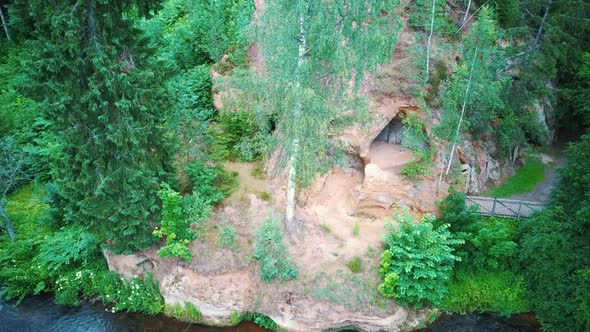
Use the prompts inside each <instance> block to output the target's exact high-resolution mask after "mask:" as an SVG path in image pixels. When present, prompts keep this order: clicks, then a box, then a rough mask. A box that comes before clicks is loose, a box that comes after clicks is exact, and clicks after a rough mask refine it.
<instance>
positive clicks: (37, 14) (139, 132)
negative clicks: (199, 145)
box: [12, 0, 170, 251]
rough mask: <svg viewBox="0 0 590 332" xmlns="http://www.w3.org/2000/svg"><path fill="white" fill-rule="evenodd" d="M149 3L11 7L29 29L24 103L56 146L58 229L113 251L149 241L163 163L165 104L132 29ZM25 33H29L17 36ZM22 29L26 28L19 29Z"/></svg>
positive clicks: (27, 2) (90, 0)
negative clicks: (30, 101)
mask: <svg viewBox="0 0 590 332" xmlns="http://www.w3.org/2000/svg"><path fill="white" fill-rule="evenodd" d="M157 4H158V2H155V1H154V2H152V1H149V2H147V1H136V0H128V1H110V2H107V1H99V0H85V1H69V0H53V1H50V2H46V1H34V0H17V1H14V4H13V5H12V6H13V8H12V9H13V11H12V12H13V13H14V15H28V16H26V17H16V21H17V22H27V21H30V20H32V21H34V22H35V24H34V28H33V30H32V31H30V35H31V37H32V38H33V39H32V40H30V41H29V42H28V46H29V47H30V49H31V50H32V51H31V57H32V60H31V61H30V63H28V68H29V69H30V70H31V73H30V75H31V85H30V87H31V89H29V90H28V94H29V95H30V96H31V97H33V98H34V99H36V100H37V101H39V102H40V105H41V107H42V108H43V109H44V114H43V117H44V118H45V120H46V121H47V122H49V123H50V130H52V131H53V132H54V133H55V134H56V136H57V140H58V143H59V150H60V153H59V154H58V156H59V158H54V160H53V161H52V176H53V180H54V181H55V183H56V184H57V185H58V187H59V195H60V196H61V198H62V199H61V200H59V201H60V202H62V206H59V208H60V209H61V211H62V212H63V221H64V222H65V223H70V224H77V225H83V226H84V227H86V228H87V229H89V230H90V231H91V232H92V233H94V234H96V235H97V236H98V238H99V239H101V240H102V241H103V243H107V244H109V247H110V248H111V249H112V250H114V251H129V250H134V249H141V248H146V247H147V246H149V245H151V244H152V243H153V242H154V237H152V236H151V230H152V228H153V227H152V226H153V225H154V224H155V223H156V221H157V215H158V204H157V201H156V199H157V196H156V192H157V190H158V186H159V183H160V181H161V180H162V178H163V177H164V176H165V175H166V172H167V171H168V160H169V159H170V156H169V153H168V151H169V150H168V148H167V142H166V140H165V137H164V127H163V124H162V121H163V119H164V112H165V105H163V104H162V101H163V100H165V98H162V90H161V87H160V86H159V83H158V81H159V77H158V74H157V72H156V71H154V70H153V65H154V64H153V62H152V59H151V58H150V54H149V50H148V49H147V48H146V46H145V45H146V41H145V40H143V39H142V38H141V37H140V35H141V34H140V33H139V31H138V30H137V29H136V28H135V27H134V20H135V17H137V16H139V15H147V14H148V13H149V11H150V10H152V9H154V8H155V6H156V5H157ZM24 28H26V26H25V27H24ZM24 28H23V29H24Z"/></svg>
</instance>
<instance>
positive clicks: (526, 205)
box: [465, 196, 547, 219]
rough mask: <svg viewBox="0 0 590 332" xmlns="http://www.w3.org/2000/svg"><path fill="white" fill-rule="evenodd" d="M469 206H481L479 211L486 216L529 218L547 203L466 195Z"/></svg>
mask: <svg viewBox="0 0 590 332" xmlns="http://www.w3.org/2000/svg"><path fill="white" fill-rule="evenodd" d="M465 201H466V203H467V206H473V205H477V206H479V213H480V214H481V215H484V216H497V217H504V218H516V219H519V218H528V217H530V216H532V215H533V214H535V213H536V212H539V211H541V210H543V209H544V208H545V207H546V206H547V205H546V204H545V203H542V202H530V201H519V200H513V199H507V198H496V197H477V196H466V197H465Z"/></svg>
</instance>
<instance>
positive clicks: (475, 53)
mask: <svg viewBox="0 0 590 332" xmlns="http://www.w3.org/2000/svg"><path fill="white" fill-rule="evenodd" d="M477 49H478V46H476V47H475V52H474V53H473V59H472V60H471V68H470V69H469V80H468V81H467V88H466V89H465V98H463V107H462V108H461V116H460V117H459V123H458V124H457V130H456V131H455V137H454V139H453V147H452V148H451V153H450V155H449V164H448V165H447V171H446V172H445V176H447V175H449V170H450V169H451V162H452V161H453V155H454V154H455V146H456V145H457V139H458V138H459V131H460V130H461V124H463V116H464V115H465V108H466V106H467V97H468V96H469V89H470V88H471V78H472V77H473V67H474V65H475V58H476V57H477Z"/></svg>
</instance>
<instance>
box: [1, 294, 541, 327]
mask: <svg viewBox="0 0 590 332" xmlns="http://www.w3.org/2000/svg"><path fill="white" fill-rule="evenodd" d="M127 331H128V332H136V331H137V332H265V331H270V330H266V329H263V328H261V327H259V326H257V325H255V324H253V323H251V322H243V323H240V324H239V325H238V326H235V327H224V328H221V327H209V326H202V325H198V324H191V323H183V322H180V321H178V320H175V319H173V318H169V317H166V316H164V315H156V316H147V315H142V314H137V313H123V312H118V313H114V314H113V313H111V312H109V311H106V310H105V308H104V307H103V306H102V305H101V304H100V303H83V304H82V305H81V306H79V307H66V306H62V305H57V304H55V303H54V302H53V298H52V297H50V296H34V297H29V298H26V299H25V300H24V301H23V302H22V303H21V304H20V305H19V306H15V305H14V303H7V302H4V301H2V300H0V332H127ZM348 331H350V330H348ZM419 331H420V332H539V331H541V330H540V328H539V326H538V323H537V321H536V320H535V319H534V316H532V315H519V316H514V317H512V318H505V317H499V316H497V315H493V314H481V315H450V316H447V315H442V316H441V317H440V318H439V319H438V320H437V321H436V322H434V323H433V324H432V325H431V326H429V327H427V328H424V329H421V330H419Z"/></svg>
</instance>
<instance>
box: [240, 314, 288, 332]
mask: <svg viewBox="0 0 590 332" xmlns="http://www.w3.org/2000/svg"><path fill="white" fill-rule="evenodd" d="M242 320H249V321H251V322H254V324H256V325H258V326H260V327H263V328H265V329H270V330H273V331H278V330H279V326H278V325H277V323H276V322H275V321H274V320H272V318H270V317H268V316H266V315H264V314H261V313H259V312H246V313H244V314H242Z"/></svg>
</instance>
